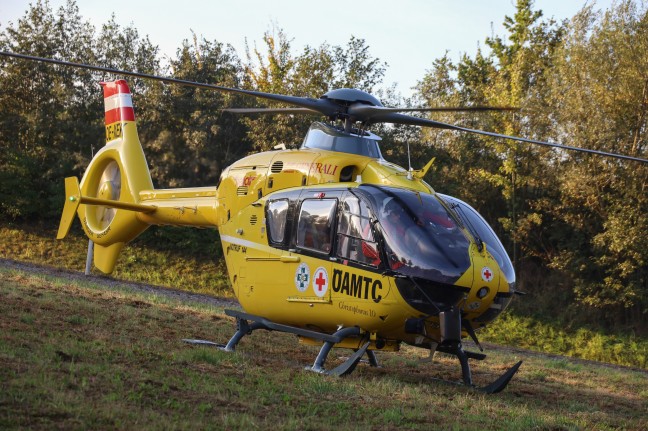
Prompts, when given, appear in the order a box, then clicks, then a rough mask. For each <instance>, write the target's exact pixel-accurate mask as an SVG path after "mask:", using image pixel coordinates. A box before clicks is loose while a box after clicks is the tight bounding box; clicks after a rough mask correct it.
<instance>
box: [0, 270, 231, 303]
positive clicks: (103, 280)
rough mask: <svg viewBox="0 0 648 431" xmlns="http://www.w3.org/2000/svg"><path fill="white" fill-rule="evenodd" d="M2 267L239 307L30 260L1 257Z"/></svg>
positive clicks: (144, 284) (210, 297)
mask: <svg viewBox="0 0 648 431" xmlns="http://www.w3.org/2000/svg"><path fill="white" fill-rule="evenodd" d="M0 268H5V269H16V270H21V271H27V272H32V273H36V274H43V275H51V276H55V277H65V278H69V279H71V280H79V281H86V282H88V281H89V282H92V283H96V284H99V285H102V286H106V287H108V288H120V289H129V290H132V291H134V292H140V293H147V294H156V295H163V296H167V297H169V298H176V299H180V300H183V301H193V302H200V303H203V304H210V305H213V306H216V307H233V306H234V307H238V306H239V304H238V301H236V300H235V299H232V298H221V297H216V296H211V295H203V294H200V293H191V292H187V291H184V290H178V289H171V288H168V287H160V286H155V285H152V284H146V283H137V282H132V281H124V280H117V279H114V278H111V277H107V276H100V275H87V276H86V275H85V274H83V273H82V272H75V271H69V270H65V269H59V268H53V267H50V266H46V265H38V264H34V263H29V262H19V261H16V260H11V259H2V258H0Z"/></svg>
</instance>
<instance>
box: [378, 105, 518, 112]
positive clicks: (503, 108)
mask: <svg viewBox="0 0 648 431" xmlns="http://www.w3.org/2000/svg"><path fill="white" fill-rule="evenodd" d="M376 108H379V109H380V111H381V112H470V111H477V112H480V111H519V110H520V108H516V107H514V106H448V107H445V106H439V107H435V108H385V107H382V106H376Z"/></svg>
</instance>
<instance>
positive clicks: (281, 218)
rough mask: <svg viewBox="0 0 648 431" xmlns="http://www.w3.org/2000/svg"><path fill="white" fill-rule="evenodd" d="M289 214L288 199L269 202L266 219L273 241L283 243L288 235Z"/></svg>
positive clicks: (271, 240) (270, 237)
mask: <svg viewBox="0 0 648 431" xmlns="http://www.w3.org/2000/svg"><path fill="white" fill-rule="evenodd" d="M287 216H288V199H279V200H275V201H270V202H268V205H267V207H266V220H267V226H268V233H269V239H270V242H271V243H275V244H281V243H283V242H284V239H285V237H286V219H287Z"/></svg>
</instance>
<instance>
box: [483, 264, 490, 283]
mask: <svg viewBox="0 0 648 431" xmlns="http://www.w3.org/2000/svg"><path fill="white" fill-rule="evenodd" d="M482 279H483V280H484V281H486V282H490V281H491V280H493V271H491V269H490V268H489V267H487V266H485V267H483V268H482Z"/></svg>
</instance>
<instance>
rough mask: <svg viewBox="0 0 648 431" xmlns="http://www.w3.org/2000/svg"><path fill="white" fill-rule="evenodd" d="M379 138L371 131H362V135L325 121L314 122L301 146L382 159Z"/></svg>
mask: <svg viewBox="0 0 648 431" xmlns="http://www.w3.org/2000/svg"><path fill="white" fill-rule="evenodd" d="M379 140H380V137H379V136H377V135H374V134H373V133H371V132H367V131H365V132H362V136H359V135H356V134H351V133H345V132H342V131H340V130H338V129H336V128H334V127H331V126H327V125H326V124H323V123H313V124H312V125H311V127H310V129H309V130H308V133H307V134H306V137H305V138H304V143H303V144H302V146H301V147H302V148H317V149H320V150H327V151H337V152H341V153H349V154H357V155H359V156H367V157H372V158H375V159H382V154H381V153H380V148H379V147H378V141H379Z"/></svg>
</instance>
